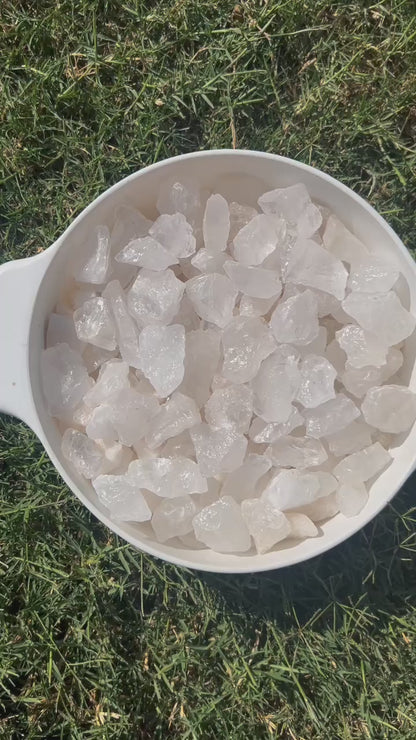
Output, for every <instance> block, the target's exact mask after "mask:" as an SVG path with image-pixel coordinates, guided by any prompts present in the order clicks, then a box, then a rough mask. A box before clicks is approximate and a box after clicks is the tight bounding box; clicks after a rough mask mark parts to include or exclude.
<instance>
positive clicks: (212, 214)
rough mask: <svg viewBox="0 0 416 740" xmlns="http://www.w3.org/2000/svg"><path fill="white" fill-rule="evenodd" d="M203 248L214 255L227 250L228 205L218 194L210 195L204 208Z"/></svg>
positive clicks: (228, 228) (228, 230)
mask: <svg viewBox="0 0 416 740" xmlns="http://www.w3.org/2000/svg"><path fill="white" fill-rule="evenodd" d="M202 231H203V235H204V243H205V248H206V250H207V251H208V252H211V253H212V254H216V253H217V252H223V251H224V250H225V249H226V248H227V241H228V235H229V233H230V212H229V209H228V203H227V201H226V200H225V198H223V197H222V195H220V194H219V193H215V194H214V195H211V196H210V197H209V198H208V200H207V204H206V207H205V213H204V220H203V222H202Z"/></svg>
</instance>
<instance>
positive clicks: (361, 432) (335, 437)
mask: <svg viewBox="0 0 416 740" xmlns="http://www.w3.org/2000/svg"><path fill="white" fill-rule="evenodd" d="M327 442H328V445H329V449H330V451H331V452H332V454H333V455H335V457H343V456H344V455H351V453H352V452H358V451H359V450H362V449H363V448H364V447H369V445H371V429H370V427H369V426H367V424H364V423H363V422H361V421H352V422H351V424H349V425H348V426H347V427H345V428H344V429H341V430H340V431H339V432H336V433H335V434H331V435H330V436H329V437H327Z"/></svg>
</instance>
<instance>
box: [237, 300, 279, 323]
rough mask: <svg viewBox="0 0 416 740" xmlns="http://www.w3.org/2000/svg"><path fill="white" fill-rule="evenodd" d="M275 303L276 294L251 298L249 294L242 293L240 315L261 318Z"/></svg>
mask: <svg viewBox="0 0 416 740" xmlns="http://www.w3.org/2000/svg"><path fill="white" fill-rule="evenodd" d="M275 303H276V296H273V298H250V297H249V296H247V295H242V296H241V299H240V304H239V312H240V316H247V317H251V318H259V317H260V316H264V315H265V314H268V313H269V311H270V309H271V308H272V307H273V306H274V304H275Z"/></svg>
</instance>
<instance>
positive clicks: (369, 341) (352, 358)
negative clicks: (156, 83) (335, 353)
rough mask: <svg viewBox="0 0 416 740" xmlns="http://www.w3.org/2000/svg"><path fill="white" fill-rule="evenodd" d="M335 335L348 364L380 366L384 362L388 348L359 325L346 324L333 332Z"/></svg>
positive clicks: (358, 366) (359, 366)
mask: <svg viewBox="0 0 416 740" xmlns="http://www.w3.org/2000/svg"><path fill="white" fill-rule="evenodd" d="M335 337H336V340H337V342H338V344H339V346H340V347H341V349H343V350H344V352H345V353H346V355H347V361H348V364H349V365H350V366H352V367H356V368H362V367H367V366H368V365H372V366H375V367H380V366H381V365H384V364H385V362H386V355H387V350H388V348H387V347H386V345H385V344H383V342H382V341H381V340H380V339H379V338H378V337H376V336H374V335H373V334H370V333H369V332H366V331H364V329H361V327H360V326H355V325H354V324H348V325H347V326H344V327H343V328H342V329H340V330H339V331H337V332H335Z"/></svg>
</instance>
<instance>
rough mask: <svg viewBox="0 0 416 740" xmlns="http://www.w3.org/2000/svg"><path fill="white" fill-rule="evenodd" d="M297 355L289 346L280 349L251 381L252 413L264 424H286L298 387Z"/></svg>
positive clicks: (263, 363) (264, 363) (267, 359)
mask: <svg viewBox="0 0 416 740" xmlns="http://www.w3.org/2000/svg"><path fill="white" fill-rule="evenodd" d="M298 363H299V355H298V353H297V351H296V349H294V348H293V347H291V346H290V345H285V344H282V345H280V346H279V347H278V348H277V349H276V350H275V352H273V354H271V355H270V356H269V357H267V358H266V359H265V360H264V361H263V362H262V364H261V366H260V370H259V372H258V373H257V375H256V377H255V378H254V379H253V381H252V388H253V391H254V411H255V413H256V414H257V415H258V416H260V417H261V418H262V419H263V420H264V421H266V422H277V423H284V422H287V421H288V419H289V418H290V416H291V414H292V413H293V405H292V401H293V399H294V398H295V396H296V392H297V389H298V386H299V381H300V375H299V368H298Z"/></svg>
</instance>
